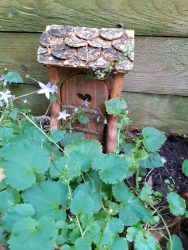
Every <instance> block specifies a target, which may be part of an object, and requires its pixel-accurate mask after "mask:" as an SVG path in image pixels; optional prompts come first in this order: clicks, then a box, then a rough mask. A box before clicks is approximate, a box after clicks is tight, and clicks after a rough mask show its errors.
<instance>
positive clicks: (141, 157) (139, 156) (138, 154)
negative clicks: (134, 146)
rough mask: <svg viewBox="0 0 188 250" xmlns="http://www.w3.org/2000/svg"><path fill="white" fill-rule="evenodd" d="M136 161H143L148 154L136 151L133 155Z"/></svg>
mask: <svg viewBox="0 0 188 250" xmlns="http://www.w3.org/2000/svg"><path fill="white" fill-rule="evenodd" d="M134 156H135V158H136V159H137V160H144V159H146V158H147V157H148V153H147V152H146V150H145V149H141V150H137V151H136V152H135V154H134Z"/></svg>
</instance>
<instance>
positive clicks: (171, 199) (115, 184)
mask: <svg viewBox="0 0 188 250" xmlns="http://www.w3.org/2000/svg"><path fill="white" fill-rule="evenodd" d="M0 80H1V81H0V243H1V245H2V246H3V247H4V248H5V249H6V248H7V249H10V250H26V249H27V250H36V249H38V250H91V249H92V250H128V249H135V250H140V249H144V250H160V249H163V247H164V246H161V245H160V244H159V242H158V241H157V238H156V237H155V232H156V231H157V232H158V231H159V229H162V232H163V233H164V235H163V237H164V238H165V240H166V242H165V248H164V249H167V250H177V249H178V250H182V249H183V246H182V243H181V239H180V238H179V237H178V235H175V234H173V233H171V227H172V226H173V225H174V223H175V219H176V217H179V216H180V217H182V218H183V217H186V216H187V211H186V202H185V200H184V199H183V198H182V197H181V196H180V195H179V194H178V193H176V192H174V190H173V189H169V192H168V194H167V196H166V197H162V194H161V193H159V192H157V191H156V190H153V188H152V182H151V181H150V182H149V181H147V180H148V178H147V173H148V172H149V171H152V169H154V168H160V167H163V165H164V163H165V159H164V158H163V157H161V156H160V154H159V153H158V151H159V149H160V148H161V146H162V145H163V144H164V142H165V140H166V136H165V135H164V133H162V132H161V131H159V130H158V129H155V128H152V127H146V128H143V129H142V131H141V133H140V134H139V135H138V136H136V135H135V137H134V138H132V141H131V142H130V141H129V142H128V141H127V139H126V137H125V132H124V129H125V127H127V126H128V124H129V122H130V121H129V118H128V116H127V115H128V111H127V105H126V102H125V101H124V100H123V99H121V98H116V99H111V100H109V101H107V102H106V111H107V113H108V114H109V115H115V116H118V117H119V121H118V124H117V129H118V133H117V148H116V152H115V153H114V154H105V153H104V152H103V148H102V145H101V143H99V142H98V141H97V140H86V139H84V136H83V134H82V133H76V132H73V131H72V127H71V124H72V122H74V121H75V120H77V121H78V122H80V123H87V121H88V118H87V116H86V115H85V113H84V110H85V109H86V108H87V105H88V103H87V102H85V103H83V107H81V108H79V107H78V108H77V109H75V110H74V112H73V114H69V113H68V112H67V110H63V111H62V112H61V113H60V114H59V119H63V120H64V121H66V122H65V125H64V126H63V127H62V128H61V129H59V130H49V131H44V129H43V128H42V127H41V126H40V123H39V122H38V121H37V119H36V118H35V117H34V116H32V114H31V113H30V111H29V109H27V103H26V108H24V109H23V108H22V109H20V108H17V107H16V106H15V105H14V102H15V100H17V99H19V97H18V96H16V97H15V96H13V95H12V94H11V91H10V89H11V83H15V82H19V83H20V82H22V78H21V76H20V75H19V74H17V73H14V72H5V73H4V74H3V75H2V76H1V78H0ZM38 83H39V88H40V89H39V90H38V91H37V93H38V94H45V95H46V97H47V98H48V99H49V100H50V102H53V101H54V100H55V99H56V98H57V87H56V86H54V85H52V84H51V83H48V84H44V83H41V82H38ZM22 97H23V96H22ZM25 97H26V98H27V94H26V95H25ZM98 119H102V117H99V118H98ZM104 122H105V123H107V121H106V120H104ZM183 172H184V173H185V174H186V175H187V174H188V164H187V161H185V162H184V165H183ZM167 212H168V213H170V214H171V220H170V221H169V220H168V219H166V217H165V215H164V214H165V213H167Z"/></svg>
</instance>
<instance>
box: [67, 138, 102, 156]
mask: <svg viewBox="0 0 188 250" xmlns="http://www.w3.org/2000/svg"><path fill="white" fill-rule="evenodd" d="M64 152H65V154H66V155H70V154H72V153H73V152H79V153H81V154H83V155H85V156H86V157H87V158H88V159H89V160H90V161H91V160H92V159H93V158H94V157H95V156H97V155H99V154H100V153H102V146H101V144H100V143H99V142H98V141H97V140H79V141H77V142H74V144H71V145H68V146H66V147H65V149H64Z"/></svg>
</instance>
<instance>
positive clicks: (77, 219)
mask: <svg viewBox="0 0 188 250" xmlns="http://www.w3.org/2000/svg"><path fill="white" fill-rule="evenodd" d="M67 186H68V191H69V197H70V199H71V200H72V199H73V197H72V191H71V187H70V185H69V183H67ZM76 222H77V225H78V228H79V230H80V234H81V236H82V237H83V230H82V227H81V224H80V220H79V218H78V216H77V215H76Z"/></svg>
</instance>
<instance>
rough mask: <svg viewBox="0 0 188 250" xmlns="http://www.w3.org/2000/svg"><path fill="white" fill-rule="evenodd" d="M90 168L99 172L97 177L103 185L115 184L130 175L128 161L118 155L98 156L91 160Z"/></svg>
mask: <svg viewBox="0 0 188 250" xmlns="http://www.w3.org/2000/svg"><path fill="white" fill-rule="evenodd" d="M91 166H92V168H93V169H94V170H97V171H99V176H100V178H101V179H102V180H103V181H104V182H105V183H110V184H115V183H117V182H120V181H122V180H124V179H127V178H128V177H130V176H131V175H132V173H131V172H130V171H129V164H128V161H127V160H126V159H125V158H123V157H121V156H118V155H113V154H100V155H99V156H97V157H95V158H94V159H93V160H92V163H91Z"/></svg>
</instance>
